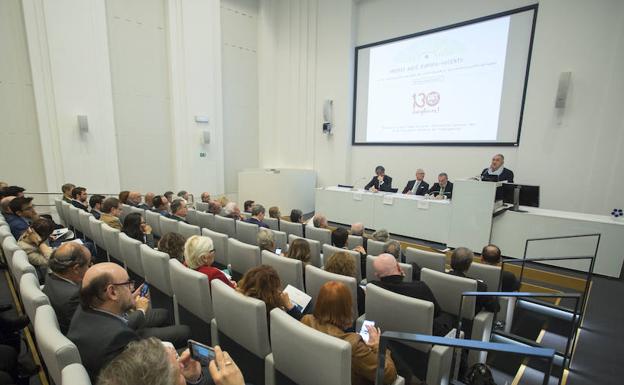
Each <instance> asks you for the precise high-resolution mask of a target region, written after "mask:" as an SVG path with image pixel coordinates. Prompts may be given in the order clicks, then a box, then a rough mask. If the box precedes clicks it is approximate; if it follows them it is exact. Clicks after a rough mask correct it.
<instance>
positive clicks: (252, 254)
mask: <svg viewBox="0 0 624 385" xmlns="http://www.w3.org/2000/svg"><path fill="white" fill-rule="evenodd" d="M227 249H228V250H227V251H228V262H229V264H230V265H231V266H232V271H235V272H237V273H239V274H241V275H245V273H246V272H247V271H248V270H249V269H251V268H253V267H256V266H260V264H261V259H260V248H259V247H258V246H252V245H248V244H246V243H243V242H241V241H239V240H236V239H234V238H229V239H228V247H227Z"/></svg>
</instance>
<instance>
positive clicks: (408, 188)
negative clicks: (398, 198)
mask: <svg viewBox="0 0 624 385" xmlns="http://www.w3.org/2000/svg"><path fill="white" fill-rule="evenodd" d="M424 179H425V170H423V169H422V168H419V169H418V170H416V179H412V180H410V181H408V182H407V184H406V185H405V188H404V189H403V194H412V195H425V194H426V193H427V191H429V183H427V182H425V181H424Z"/></svg>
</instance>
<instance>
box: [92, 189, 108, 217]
mask: <svg viewBox="0 0 624 385" xmlns="http://www.w3.org/2000/svg"><path fill="white" fill-rule="evenodd" d="M105 198H106V197H105V196H104V195H99V194H94V195H91V197H90V198H89V206H90V207H91V211H90V213H91V215H93V216H94V217H95V219H100V216H101V215H102V203H103V202H104V199H105Z"/></svg>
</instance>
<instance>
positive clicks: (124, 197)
mask: <svg viewBox="0 0 624 385" xmlns="http://www.w3.org/2000/svg"><path fill="white" fill-rule="evenodd" d="M129 196H130V191H125V190H124V191H121V192H120V193H119V198H118V199H119V203H121V204H123V205H127V204H128V197H129Z"/></svg>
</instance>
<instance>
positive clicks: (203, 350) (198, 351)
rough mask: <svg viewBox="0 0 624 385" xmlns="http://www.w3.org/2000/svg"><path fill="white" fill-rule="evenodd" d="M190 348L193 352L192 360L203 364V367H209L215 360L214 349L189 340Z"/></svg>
mask: <svg viewBox="0 0 624 385" xmlns="http://www.w3.org/2000/svg"><path fill="white" fill-rule="evenodd" d="M188 348H189V351H190V352H191V358H192V359H194V360H195V361H198V362H199V363H201V364H202V366H208V364H209V363H210V361H212V360H214V359H215V352H214V349H213V348H212V347H210V346H208V345H204V344H202V343H201V342H197V341H194V340H188Z"/></svg>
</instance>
